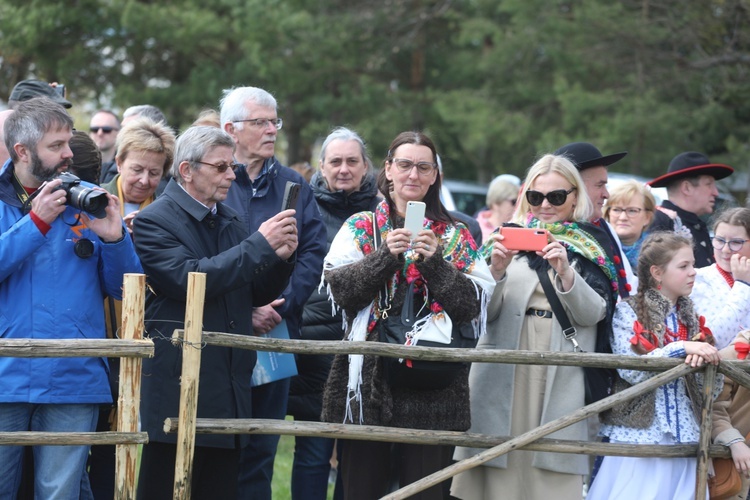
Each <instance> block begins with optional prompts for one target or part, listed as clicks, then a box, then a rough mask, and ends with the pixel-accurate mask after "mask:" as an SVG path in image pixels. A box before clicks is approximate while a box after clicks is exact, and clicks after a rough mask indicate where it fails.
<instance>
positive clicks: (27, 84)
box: [8, 80, 73, 108]
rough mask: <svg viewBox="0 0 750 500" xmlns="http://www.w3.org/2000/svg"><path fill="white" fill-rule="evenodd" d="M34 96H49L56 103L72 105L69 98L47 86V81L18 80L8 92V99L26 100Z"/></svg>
mask: <svg viewBox="0 0 750 500" xmlns="http://www.w3.org/2000/svg"><path fill="white" fill-rule="evenodd" d="M35 97H49V98H50V99H52V100H53V101H55V102H56V103H58V104H62V105H63V106H65V107H66V108H70V107H72V106H73V105H72V104H71V103H70V101H69V100H67V99H65V98H64V97H63V96H61V95H60V94H58V93H57V91H56V90H55V89H53V88H52V87H50V86H49V83H47V82H43V81H41V80H23V81H21V82H18V83H17V84H16V86H15V87H13V90H12V91H11V93H10V97H9V98H8V100H9V101H28V100H29V99H33V98H35Z"/></svg>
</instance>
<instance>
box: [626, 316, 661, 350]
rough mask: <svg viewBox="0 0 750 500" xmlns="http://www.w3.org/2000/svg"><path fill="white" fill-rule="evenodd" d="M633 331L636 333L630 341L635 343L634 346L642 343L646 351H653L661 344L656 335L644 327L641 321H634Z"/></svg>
mask: <svg viewBox="0 0 750 500" xmlns="http://www.w3.org/2000/svg"><path fill="white" fill-rule="evenodd" d="M633 333H635V335H633V336H632V337H631V338H630V343H631V344H633V346H638V345H640V346H641V348H643V349H645V351H646V352H651V351H653V350H654V349H656V347H657V346H658V345H659V340H658V339H657V338H656V335H654V334H653V333H652V332H650V331H648V330H646V329H645V328H643V325H642V324H641V322H640V321H637V320H636V321H634V322H633ZM647 337H648V338H647Z"/></svg>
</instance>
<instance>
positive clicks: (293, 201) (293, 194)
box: [281, 181, 300, 212]
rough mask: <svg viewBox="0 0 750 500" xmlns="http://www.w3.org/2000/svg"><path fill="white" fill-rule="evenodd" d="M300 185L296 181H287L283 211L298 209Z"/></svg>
mask: <svg viewBox="0 0 750 500" xmlns="http://www.w3.org/2000/svg"><path fill="white" fill-rule="evenodd" d="M299 190H300V185H299V184H298V183H296V182H292V181H287V183H286V189H285V190H284V200H283V201H282V203H281V211H282V212H283V211H284V210H289V209H290V208H291V209H295V210H296V209H297V199H298V198H299Z"/></svg>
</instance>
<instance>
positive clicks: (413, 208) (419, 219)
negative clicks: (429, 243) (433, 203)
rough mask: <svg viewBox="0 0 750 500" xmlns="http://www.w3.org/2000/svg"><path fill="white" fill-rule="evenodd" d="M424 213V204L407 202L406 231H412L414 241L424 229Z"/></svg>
mask: <svg viewBox="0 0 750 500" xmlns="http://www.w3.org/2000/svg"><path fill="white" fill-rule="evenodd" d="M424 211H425V204H424V203H423V202H421V201H408V202H406V219H405V220H404V229H407V230H409V231H411V239H412V240H413V239H414V238H416V237H417V235H418V234H419V232H420V231H421V230H422V229H423V228H424Z"/></svg>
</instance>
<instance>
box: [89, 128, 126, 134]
mask: <svg viewBox="0 0 750 500" xmlns="http://www.w3.org/2000/svg"><path fill="white" fill-rule="evenodd" d="M100 130H101V131H102V132H104V133H105V134H109V133H111V132H112V131H114V130H120V129H119V128H115V127H90V128H89V132H91V133H94V134H98V133H99V131H100Z"/></svg>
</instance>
